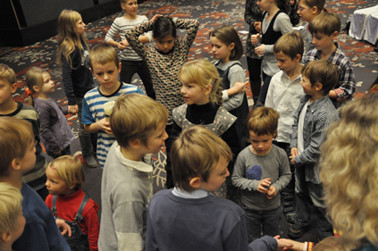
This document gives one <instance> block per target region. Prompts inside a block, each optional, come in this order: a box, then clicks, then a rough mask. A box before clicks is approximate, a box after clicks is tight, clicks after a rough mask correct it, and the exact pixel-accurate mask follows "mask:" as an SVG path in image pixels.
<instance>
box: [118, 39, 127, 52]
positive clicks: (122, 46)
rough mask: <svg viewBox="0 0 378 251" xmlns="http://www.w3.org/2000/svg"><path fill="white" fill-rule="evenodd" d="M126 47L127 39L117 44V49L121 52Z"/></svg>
mask: <svg viewBox="0 0 378 251" xmlns="http://www.w3.org/2000/svg"><path fill="white" fill-rule="evenodd" d="M127 46H129V42H128V41H127V39H124V40H122V41H121V42H119V43H117V48H118V50H121V51H122V50H124V49H126V47H127Z"/></svg>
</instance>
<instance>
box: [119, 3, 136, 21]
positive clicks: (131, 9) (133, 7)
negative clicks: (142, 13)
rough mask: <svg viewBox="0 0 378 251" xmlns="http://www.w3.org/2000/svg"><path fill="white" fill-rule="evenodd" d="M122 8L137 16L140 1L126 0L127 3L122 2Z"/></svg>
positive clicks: (130, 14)
mask: <svg viewBox="0 0 378 251" xmlns="http://www.w3.org/2000/svg"><path fill="white" fill-rule="evenodd" d="M121 7H122V9H123V10H124V11H125V12H126V14H127V15H129V16H132V17H134V16H136V14H137V11H138V1H137V0H126V2H125V3H122V4H121Z"/></svg>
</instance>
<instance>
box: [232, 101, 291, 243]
mask: <svg viewBox="0 0 378 251" xmlns="http://www.w3.org/2000/svg"><path fill="white" fill-rule="evenodd" d="M278 117H279V115H278V113H277V112H276V111H275V110H274V109H272V108H267V107H258V108H255V109H254V110H252V112H251V113H250V114H249V116H248V119H247V129H248V132H249V138H250V140H251V145H249V146H247V147H246V148H244V150H242V151H241V152H240V153H239V155H238V157H237V159H236V162H235V166H234V172H233V174H232V183H233V184H234V185H235V186H236V187H238V188H240V189H241V191H242V194H241V205H242V207H243V208H244V210H245V214H246V218H247V221H246V223H247V231H248V241H253V240H255V239H257V238H260V236H261V233H263V234H264V235H270V236H276V235H278V234H279V230H278V225H279V222H280V216H281V211H282V209H281V207H280V204H281V202H280V194H279V192H280V191H281V190H282V189H283V188H284V187H285V186H286V185H287V184H288V183H289V181H290V179H291V173H290V167H289V161H288V158H287V155H286V153H285V151H284V150H283V149H281V148H279V147H277V146H275V145H273V144H272V141H273V138H274V137H276V134H277V124H278Z"/></svg>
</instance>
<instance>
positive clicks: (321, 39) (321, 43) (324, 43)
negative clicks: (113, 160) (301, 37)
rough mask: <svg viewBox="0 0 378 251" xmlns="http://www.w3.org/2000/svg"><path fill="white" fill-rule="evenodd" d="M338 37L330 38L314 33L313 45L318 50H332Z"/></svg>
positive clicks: (332, 36)
mask: <svg viewBox="0 0 378 251" xmlns="http://www.w3.org/2000/svg"><path fill="white" fill-rule="evenodd" d="M336 33H337V32H336ZM336 37H337V35H336V36H334V34H332V35H331V36H328V35H326V34H323V33H314V34H312V44H313V45H314V47H315V48H316V49H317V50H319V51H325V50H328V49H330V48H332V46H333V44H334V40H335V39H336Z"/></svg>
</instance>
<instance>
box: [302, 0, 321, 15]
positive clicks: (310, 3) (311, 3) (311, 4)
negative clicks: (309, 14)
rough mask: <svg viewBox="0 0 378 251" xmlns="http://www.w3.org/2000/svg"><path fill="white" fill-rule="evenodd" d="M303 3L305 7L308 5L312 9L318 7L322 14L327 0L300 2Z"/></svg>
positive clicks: (304, 0)
mask: <svg viewBox="0 0 378 251" xmlns="http://www.w3.org/2000/svg"><path fill="white" fill-rule="evenodd" d="M300 1H301V2H303V3H304V4H305V5H307V6H308V7H310V8H313V7H316V8H317V10H318V13H321V12H322V11H323V10H325V9H324V5H325V0H299V1H298V3H299V2H300Z"/></svg>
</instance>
